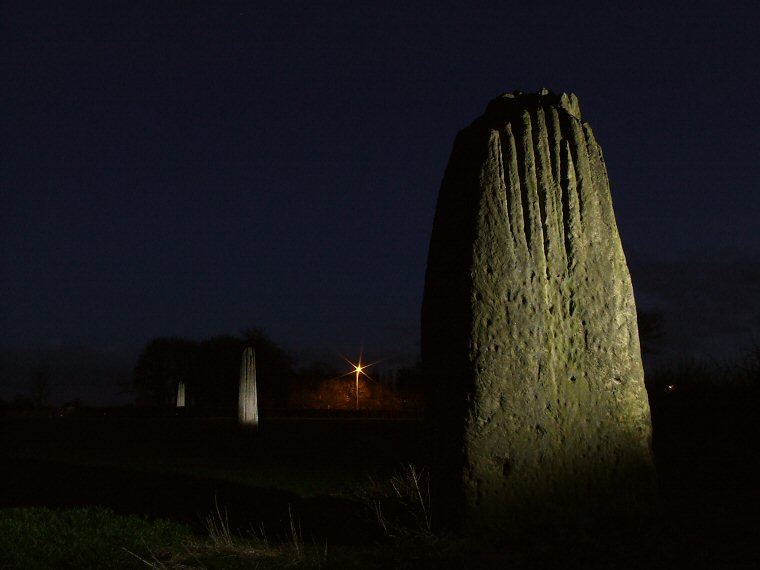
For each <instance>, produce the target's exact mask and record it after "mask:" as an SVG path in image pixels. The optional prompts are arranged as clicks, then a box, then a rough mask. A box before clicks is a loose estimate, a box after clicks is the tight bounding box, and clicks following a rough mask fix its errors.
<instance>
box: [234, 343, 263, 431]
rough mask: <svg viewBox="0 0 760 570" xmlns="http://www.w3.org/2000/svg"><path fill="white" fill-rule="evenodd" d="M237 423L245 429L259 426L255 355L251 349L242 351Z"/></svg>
mask: <svg viewBox="0 0 760 570" xmlns="http://www.w3.org/2000/svg"><path fill="white" fill-rule="evenodd" d="M238 422H239V423H240V424H241V425H243V426H246V427H257V426H258V425H259V402H258V396H257V392H256V353H255V352H254V351H253V348H252V347H250V346H249V347H248V348H246V349H245V350H244V351H243V361H242V363H241V365H240V390H239V392H238Z"/></svg>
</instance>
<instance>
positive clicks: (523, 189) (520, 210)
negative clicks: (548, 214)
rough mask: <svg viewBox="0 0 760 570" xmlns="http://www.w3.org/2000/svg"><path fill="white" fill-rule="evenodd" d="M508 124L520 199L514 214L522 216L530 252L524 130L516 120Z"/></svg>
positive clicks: (526, 242)
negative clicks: (513, 142) (512, 142)
mask: <svg viewBox="0 0 760 570" xmlns="http://www.w3.org/2000/svg"><path fill="white" fill-rule="evenodd" d="M510 126H511V127H512V133H513V135H514V140H515V147H514V148H515V154H514V160H515V163H514V164H515V167H516V169H517V179H518V181H519V188H520V192H519V197H520V200H519V202H516V203H515V205H514V207H515V208H516V210H517V211H516V214H517V215H519V217H521V218H522V229H523V234H524V235H525V245H526V247H527V249H528V254H530V243H531V237H532V236H531V233H530V219H529V217H528V188H527V186H526V184H525V181H526V176H525V144H524V142H523V139H524V138H525V132H524V130H523V125H522V124H519V123H518V122H517V121H513V122H511V123H510Z"/></svg>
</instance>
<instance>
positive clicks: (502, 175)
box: [492, 131, 514, 242]
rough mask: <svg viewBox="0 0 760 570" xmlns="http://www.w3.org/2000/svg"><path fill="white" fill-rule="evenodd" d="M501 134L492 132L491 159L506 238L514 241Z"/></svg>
mask: <svg viewBox="0 0 760 570" xmlns="http://www.w3.org/2000/svg"><path fill="white" fill-rule="evenodd" d="M501 137H502V134H501V132H499V131H494V132H493V138H494V140H495V142H496V145H497V147H498V148H497V149H496V152H495V155H496V156H494V157H492V158H493V161H494V162H495V163H496V167H497V168H498V178H499V192H498V194H499V196H498V198H499V201H500V202H501V206H502V208H503V210H504V224H505V225H506V230H507V239H508V241H509V242H512V241H514V238H513V232H512V223H511V222H510V220H509V190H508V189H507V185H508V182H507V176H506V172H505V169H504V150H503V149H504V143H503V142H502V140H501Z"/></svg>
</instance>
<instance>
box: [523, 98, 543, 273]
mask: <svg viewBox="0 0 760 570" xmlns="http://www.w3.org/2000/svg"><path fill="white" fill-rule="evenodd" d="M522 124H523V137H522V146H523V153H524V155H525V180H524V184H523V186H524V187H525V195H526V196H527V200H526V201H525V202H524V203H523V208H524V209H525V210H526V213H527V217H528V222H529V223H530V230H529V231H530V236H531V241H530V243H529V249H530V254H531V258H532V259H533V262H534V264H535V267H536V269H537V270H539V271H541V273H544V271H545V267H546V261H545V257H544V249H543V247H544V246H543V242H544V235H543V226H542V217H541V203H540V198H539V194H540V193H539V191H538V172H537V170H538V168H537V165H536V153H535V147H534V141H535V137H534V134H533V122H532V120H531V116H530V113H529V112H528V111H527V110H526V111H523V113H522ZM542 258H544V259H543V260H542Z"/></svg>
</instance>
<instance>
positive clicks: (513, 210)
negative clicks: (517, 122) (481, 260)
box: [501, 123, 527, 251]
mask: <svg viewBox="0 0 760 570" xmlns="http://www.w3.org/2000/svg"><path fill="white" fill-rule="evenodd" d="M505 134H506V136H507V144H506V145H503V146H502V149H501V150H502V157H503V159H502V160H503V161H504V164H505V166H506V173H507V175H508V179H509V186H508V193H507V211H508V212H509V216H510V221H511V222H512V228H513V233H512V237H513V240H514V244H515V250H516V251H520V250H521V248H520V245H524V246H525V247H527V243H526V242H523V244H521V243H520V238H522V239H523V240H525V239H526V234H525V218H524V216H523V206H522V188H521V186H522V184H521V178H520V169H519V166H518V165H519V160H518V156H517V144H516V143H515V136H514V132H513V130H512V124H511V123H507V125H506V129H505Z"/></svg>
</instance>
